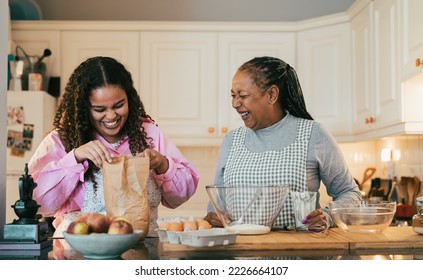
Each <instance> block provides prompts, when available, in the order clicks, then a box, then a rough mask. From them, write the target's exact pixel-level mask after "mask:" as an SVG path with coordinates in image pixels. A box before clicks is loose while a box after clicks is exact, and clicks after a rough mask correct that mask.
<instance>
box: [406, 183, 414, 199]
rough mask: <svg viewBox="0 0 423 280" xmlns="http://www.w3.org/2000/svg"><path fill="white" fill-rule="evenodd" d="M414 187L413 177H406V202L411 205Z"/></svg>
mask: <svg viewBox="0 0 423 280" xmlns="http://www.w3.org/2000/svg"><path fill="white" fill-rule="evenodd" d="M414 189H415V182H414V178H411V177H410V178H408V181H407V197H408V201H406V203H407V204H408V205H413V204H414Z"/></svg>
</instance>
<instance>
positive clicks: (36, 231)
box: [3, 164, 49, 244]
mask: <svg viewBox="0 0 423 280" xmlns="http://www.w3.org/2000/svg"><path fill="white" fill-rule="evenodd" d="M36 186H37V183H35V182H34V180H33V178H32V177H31V175H29V174H28V164H25V174H23V175H22V176H21V177H20V178H19V200H17V201H16V202H15V204H14V205H12V206H11V207H12V208H13V209H14V211H15V214H16V215H17V216H18V217H19V219H14V220H13V222H12V223H10V224H6V225H4V235H3V238H4V240H3V243H4V242H5V241H7V242H9V243H20V244H23V243H32V244H34V243H38V244H41V243H48V242H47V238H48V232H49V231H48V223H47V222H45V221H40V219H41V217H42V216H41V215H40V214H37V211H38V208H39V207H40V205H38V204H37V202H36V201H35V200H33V199H32V194H33V191H34V189H35V187H36Z"/></svg>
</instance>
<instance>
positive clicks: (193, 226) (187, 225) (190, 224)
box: [183, 221, 197, 231]
mask: <svg viewBox="0 0 423 280" xmlns="http://www.w3.org/2000/svg"><path fill="white" fill-rule="evenodd" d="M183 226H184V230H185V231H187V230H197V223H196V222H195V221H185V222H184V223H183Z"/></svg>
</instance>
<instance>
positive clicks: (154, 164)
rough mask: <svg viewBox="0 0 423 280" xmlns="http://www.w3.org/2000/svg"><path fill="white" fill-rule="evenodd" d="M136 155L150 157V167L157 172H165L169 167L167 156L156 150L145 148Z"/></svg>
mask: <svg viewBox="0 0 423 280" xmlns="http://www.w3.org/2000/svg"><path fill="white" fill-rule="evenodd" d="M137 156H141V157H146V156H148V157H149V158H150V169H154V170H155V171H156V173H157V174H163V173H166V171H167V170H168V169H169V162H168V160H167V158H166V157H165V156H164V155H162V154H161V153H159V152H158V151H156V150H153V149H145V150H144V151H143V152H142V153H139V154H138V155H137Z"/></svg>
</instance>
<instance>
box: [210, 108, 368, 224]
mask: <svg viewBox="0 0 423 280" xmlns="http://www.w3.org/2000/svg"><path fill="white" fill-rule="evenodd" d="M297 127H298V118H297V117H294V116H292V115H290V114H287V115H286V116H285V117H284V118H283V119H282V120H281V121H279V122H278V123H276V124H274V125H272V126H270V127H267V128H263V129H259V130H252V129H247V134H246V138H245V144H246V146H247V148H248V149H249V150H250V151H252V152H263V151H267V150H282V149H283V148H285V147H287V146H288V145H289V144H291V143H292V142H294V141H295V139H296V135H297ZM232 137H233V132H232V131H230V132H229V133H228V134H227V135H226V136H225V138H224V139H223V142H222V145H221V148H220V153H219V157H218V162H217V168H216V174H215V184H223V174H224V171H225V165H226V161H227V157H228V155H229V150H230V148H231V144H232ZM246 164H248V163H246ZM306 176H307V186H308V188H309V190H310V191H316V192H317V191H318V190H319V188H320V183H321V182H323V184H324V185H325V187H326V191H327V193H328V195H329V196H330V197H332V199H333V200H360V199H361V193H360V191H359V189H358V186H357V184H356V183H355V181H354V179H353V176H352V175H351V173H350V171H349V169H348V166H347V164H346V162H345V160H344V157H343V155H342V152H341V150H340V148H339V146H338V144H337V143H336V141H335V139H334V138H333V137H332V136H331V135H330V134H329V132H328V131H326V130H325V128H324V127H323V126H322V125H321V124H320V123H318V122H314V124H313V128H312V132H311V136H310V141H309V146H308V152H307V163H306ZM319 205H320V204H319ZM209 210H210V208H209ZM324 210H325V211H326V212H328V209H324ZM331 224H333V222H332V221H331Z"/></svg>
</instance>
